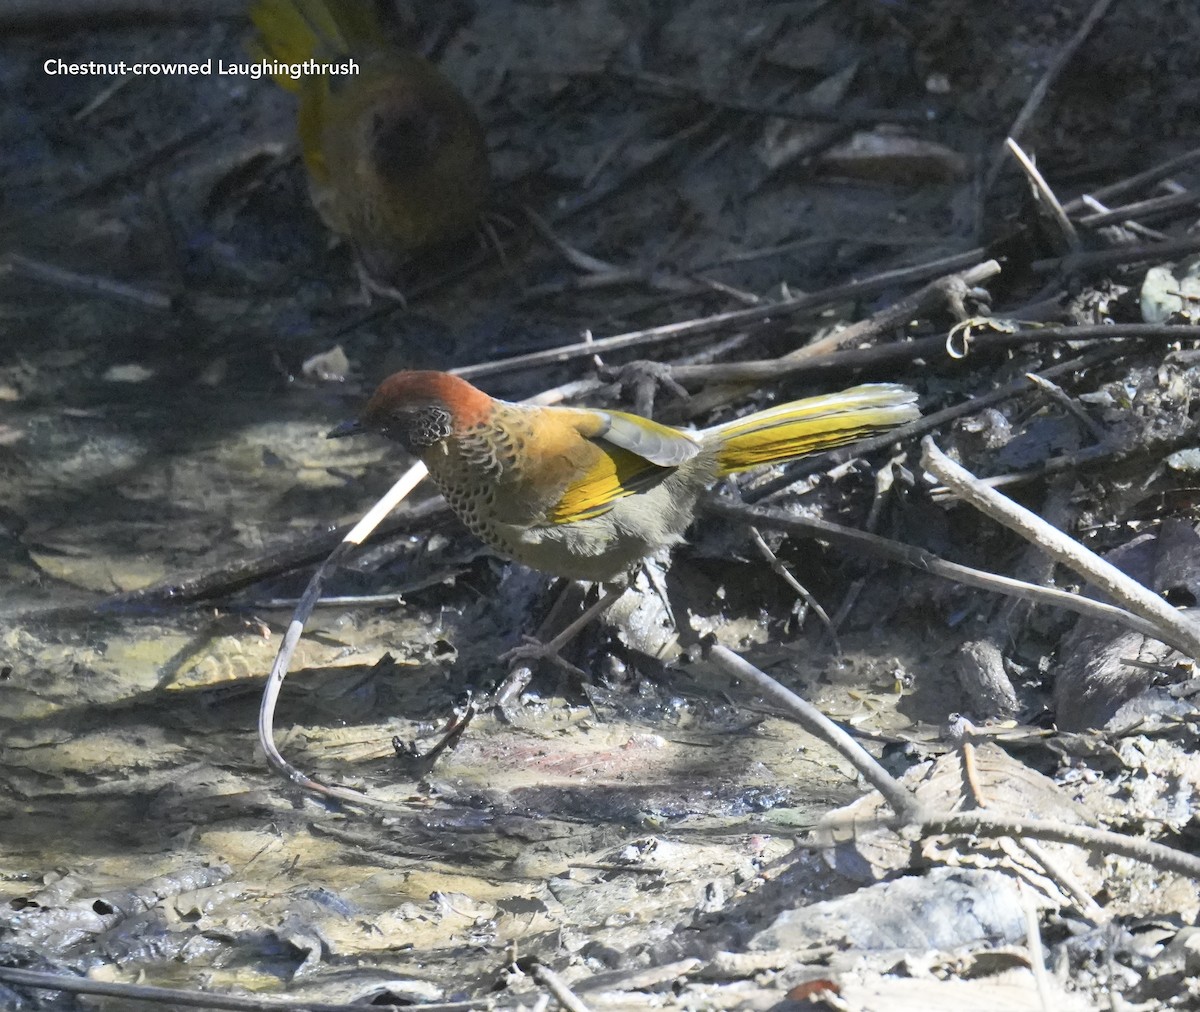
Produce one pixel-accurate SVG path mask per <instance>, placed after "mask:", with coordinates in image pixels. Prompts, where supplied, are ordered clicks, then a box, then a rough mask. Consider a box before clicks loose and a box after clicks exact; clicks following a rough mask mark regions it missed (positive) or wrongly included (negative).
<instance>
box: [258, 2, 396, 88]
mask: <svg viewBox="0 0 1200 1012" xmlns="http://www.w3.org/2000/svg"><path fill="white" fill-rule="evenodd" d="M250 20H251V21H253V22H254V27H255V28H257V29H258V39H257V52H256V55H258V56H259V57H267V58H269V59H272V60H278V61H279V62H280V63H287V64H295V63H303V62H304V61H305V60H310V59H317V60H321V59H322V58H324V59H328V60H332V59H337V58H339V57H344V56H348V55H350V54H352V53H354V52H356V51H357V50H358V49H359V48H361V47H362V46H363V44H364V43H375V42H378V41H379V40H380V39H382V38H384V33H383V30H382V28H381V27H380V24H379V19H378V18H377V17H376V16H375V9H374V7H373V5H372V4H371V3H370V2H369V0H255V2H254V4H253V5H252V6H251V8H250ZM275 81H276V83H277V84H279V85H280V86H282V87H284V88H286V89H287V90H288V91H297V90H298V89H299V81H298V80H297V79H296V78H293V77H292V76H290V75H287V74H276V75H275Z"/></svg>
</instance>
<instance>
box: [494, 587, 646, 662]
mask: <svg viewBox="0 0 1200 1012" xmlns="http://www.w3.org/2000/svg"><path fill="white" fill-rule="evenodd" d="M628 587H629V583H628V581H622V582H618V583H611V584H605V585H604V589H603V591H602V593H601V594H600V598H599V600H597V601H596V602H595V603H594V604H592V605H590V606H588V607H587V608H586V609H585V610H584V612H583V614H582V615H580V616H579V617H578V618H577V619H575V620H574V621H573V622H571V623H570V624H569V625H568V626H567V627H566V628H565V629H564V630H563V631H562V632H560V633H559V634H558V635H557V636H555V637H554V638H553V639H552V640H549V641H547V642H542V641H541V640H539V639H538V638H537V637H535V636H526V637H525V642H524V643H522V644H520V645H519V646H515V647H513V648H512V649H511V650H508V651H505V652H504V653H503V654H501V655H500V660H502V661H506V662H509V663H510V664H511V663H512V662H513V661H532V660H541V661H552V662H554V663H555V664H557V665H558V666H559V667H561V668H565V669H566V670H567V671H569V672H571V673H572V674H574V675H579V676H580V677H586V674H585V673H584V672H583V671H580V670H579V668H577V667H575V665H574V664H571V663H570V662H569V661H565V660H563V658H562V657H561V656H560V655H559V652H560V651H561V650H562V648H563V647H565V646H566V645H567V644H568V643H570V642H571V640H573V639H574V638H575V637H576V636H578V635H579V633H580V632H581V631H582V630H583V629H585V628H587V626H589V625H590V624H591V623H592V622H594V621H595V620H596V619H597V618H598V617H599V616H601V615H603V614H604V613H605V612H606V611H608V609H609V608H611V607H612V606H613V605H614V604H616V603H617V601H618V600H619V599H620V597H621V595H622V594H624V593H625V591H626V590H627V589H628Z"/></svg>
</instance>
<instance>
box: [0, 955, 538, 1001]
mask: <svg viewBox="0 0 1200 1012" xmlns="http://www.w3.org/2000/svg"><path fill="white" fill-rule="evenodd" d="M0 981H3V982H4V983H6V984H15V985H17V986H19V987H33V988H38V989H40V990H43V991H65V992H67V993H68V994H95V995H103V996H105V997H109V998H123V999H125V1000H126V1001H139V1002H158V1003H159V1004H161V1005H170V1006H171V1007H179V1008H205V1009H223V1010H228V1012H346V1008H347V1005H346V1003H345V1002H329V1001H303V1000H302V999H298V998H258V997H253V998H252V997H247V996H244V995H235V994H227V995H221V994H215V993H214V992H212V991H186V990H183V989H181V988H174V987H151V986H149V985H146V984H124V983H121V982H119V981H115V980H93V979H91V978H90V977H75V976H71V975H70V974H65V973H46V972H44V971H42V970H25V969H21V968H19V967H15V966H0ZM507 1007H508V1008H512V1009H518V1008H520V1005H519V1004H515V1005H510V1006H507ZM421 1008H422V1009H428V1010H429V1012H467V1010H469V1009H489V1010H495V1012H499V1010H500V1008H501V1006H498V1005H497V1004H496V999H495V996H493V995H489V996H486V997H483V998H474V999H468V1000H467V1001H451V1002H441V1003H435V1004H430V1005H422V1006H421Z"/></svg>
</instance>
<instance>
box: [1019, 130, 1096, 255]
mask: <svg viewBox="0 0 1200 1012" xmlns="http://www.w3.org/2000/svg"><path fill="white" fill-rule="evenodd" d="M1004 144H1005V146H1006V147H1007V148H1008V150H1009V151H1010V152H1012V156H1013V157H1014V158H1015V159H1016V160H1017V164H1018V165H1020V166H1021V169H1022V170H1023V171H1024V173H1025V175H1026V177H1028V179H1029V185H1030V186H1032V187H1033V191H1034V193H1035V194H1037V196H1038V197H1040V198H1041V200H1042V203H1043V204H1045V205H1046V209H1047V210H1048V211H1049V212H1050V216H1051V217H1052V218H1053V219H1054V220H1055V222H1056V223H1057V224H1058V229H1059V231H1060V232H1061V233H1062V236H1063V240H1064V241H1065V243H1066V246H1067V249H1069V250H1076V249H1079V233H1078V232H1076V231H1075V226H1074V225H1073V224H1071V219H1070V218H1068V217H1067V212H1066V211H1064V210H1063V206H1062V204H1060V203H1059V202H1058V198H1057V197H1056V196H1055V195H1054V191H1053V190H1052V189H1050V184H1049V183H1047V182H1046V178H1045V177H1044V176H1043V175H1042V174H1041V172H1039V171H1038V167H1037V166H1036V165H1034V164H1033V159H1032V158H1030V157H1029V156H1028V155H1027V154H1025V152H1024V151H1023V150H1022V149H1021V145H1020V144H1018V143H1017V142H1016V141H1015V140H1013V139H1012V138H1011V137H1009V138H1007V139H1006V140H1005V142H1004ZM1060 248H1061V247H1060Z"/></svg>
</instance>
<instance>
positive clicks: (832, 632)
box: [750, 526, 842, 657]
mask: <svg viewBox="0 0 1200 1012" xmlns="http://www.w3.org/2000/svg"><path fill="white" fill-rule="evenodd" d="M750 538H751V540H753V541H754V544H755V547H756V548H758V551H759V554H760V555H762V557H763V558H764V559H766V560H767V562H768V563H769V564H770V566H771V569H772V570H773V571H774V573H775V575H776V576H778V577H779V578H780V579H781V580H783V582H784V583H786V584H787V585H788V586H789V587H791V588H792V590H794V591H795V592H796V593H797V594H798V595H800V600H802V601H803V602H804V603H805V604H806V605H808V607H810V608H811V609H812V610H813V614H814V615H816V616H817V618H819V619H820V620H821V623H822V625H824V626H825V631H826V632H828V633H829V638H830V639H831V640H832V641H833V649H834V652H835V653H836V654H837V655H838V656H839V657H840V656H841V653H842V645H841V643H839V642H838V634H837V629H836V628H835V627H834V624H833V622H831V621H830V619H829V615H828V614H826V612H825V609H824V608H822V607H821V602H820V601H818V600H817V599H816V598H815V597H813V596H812V593H811V592H810V591H809V589H808V588H807V587H805V586H804V584H802V583H801V582H800V581H799V580H797V579H796V577H795V575H794V574H793V573H792V571H791V570H790V569H788V567H787V566H785V565H784V564H783V563H782V562H780V561H779V556H777V555H776V554H775V553H774V552H773V551H771V546H770V545H768V544H767V543H766V541H764V540H763V536H762V534H760V533H759V530H758V528H757V527H754V526H751V528H750Z"/></svg>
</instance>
